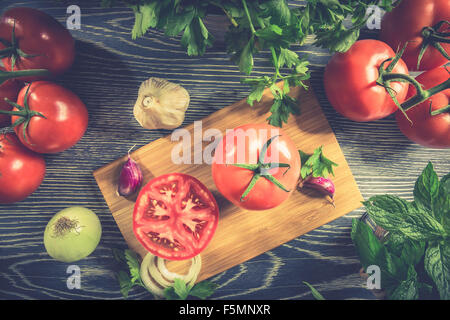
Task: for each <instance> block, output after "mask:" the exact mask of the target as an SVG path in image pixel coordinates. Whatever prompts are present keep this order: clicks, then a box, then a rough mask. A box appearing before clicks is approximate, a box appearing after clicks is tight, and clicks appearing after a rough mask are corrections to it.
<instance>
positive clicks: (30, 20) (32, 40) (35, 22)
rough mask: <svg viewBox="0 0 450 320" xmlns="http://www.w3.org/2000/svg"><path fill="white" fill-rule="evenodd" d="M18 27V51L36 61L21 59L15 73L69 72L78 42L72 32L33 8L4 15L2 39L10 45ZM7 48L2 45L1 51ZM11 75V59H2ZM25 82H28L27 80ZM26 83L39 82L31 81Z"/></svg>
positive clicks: (8, 11) (0, 44) (20, 8)
mask: <svg viewBox="0 0 450 320" xmlns="http://www.w3.org/2000/svg"><path fill="white" fill-rule="evenodd" d="M14 23H15V36H16V40H17V43H18V44H19V48H20V49H21V50H22V51H23V52H25V53H26V54H32V55H37V56H34V57H28V58H25V57H20V59H17V61H16V63H15V67H14V70H26V69H47V70H49V71H50V72H51V73H52V74H53V75H60V74H62V73H63V72H65V71H66V70H68V69H69V68H70V67H71V66H72V64H73V61H74V59H75V41H74V39H73V38H72V35H71V34H70V32H69V31H68V30H67V29H66V28H64V27H63V26H62V25H61V24H60V23H59V22H58V21H57V20H55V19H54V18H53V17H51V16H49V15H48V14H46V13H44V12H42V11H40V10H37V9H33V8H23V7H16V8H12V9H9V10H7V11H5V12H4V13H3V15H2V17H1V19H0V38H1V39H4V40H6V41H8V42H11V34H12V30H13V26H14ZM3 48H5V45H4V44H2V43H1V42H0V50H1V49H3ZM2 61H3V64H4V65H5V67H6V69H7V70H8V71H11V58H10V57H6V58H3V59H2ZM24 79H25V78H24ZM26 79H27V80H37V77H29V78H26Z"/></svg>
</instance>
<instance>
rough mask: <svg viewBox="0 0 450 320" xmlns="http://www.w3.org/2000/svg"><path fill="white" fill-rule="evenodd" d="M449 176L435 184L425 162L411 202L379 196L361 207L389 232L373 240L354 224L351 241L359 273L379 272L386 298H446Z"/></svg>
mask: <svg viewBox="0 0 450 320" xmlns="http://www.w3.org/2000/svg"><path fill="white" fill-rule="evenodd" d="M449 177H450V174H447V175H445V176H444V177H443V178H442V179H441V180H440V181H439V179H438V176H437V174H436V172H435V171H434V168H433V165H432V163H431V162H430V163H428V165H427V166H426V167H425V169H424V170H423V171H422V173H421V175H420V176H419V177H418V179H417V180H416V183H415V186H414V192H413V194H414V201H406V200H403V199H401V198H400V197H397V196H395V195H379V196H374V197H371V198H370V199H369V200H367V201H365V202H364V205H365V207H366V210H367V213H368V215H369V216H370V218H371V219H372V220H373V221H374V222H375V223H376V224H377V225H378V226H379V227H382V228H383V229H385V230H386V231H388V236H387V238H386V239H381V240H380V239H378V238H377V237H376V236H375V235H374V233H373V231H372V229H371V228H370V227H369V226H368V225H367V224H365V223H363V222H361V221H359V220H355V219H354V220H353V223H352V233H351V237H352V240H353V243H354V244H355V247H356V249H357V252H358V255H359V257H360V260H361V264H362V265H363V267H364V268H367V267H368V266H369V265H377V266H379V267H380V269H381V281H382V289H384V290H385V291H386V293H387V297H388V298H389V299H420V298H430V297H431V298H433V297H434V296H435V295H436V296H438V297H440V298H441V299H445V300H448V299H450V223H449V221H450V188H449V180H450V178H449Z"/></svg>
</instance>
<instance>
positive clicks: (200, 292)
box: [189, 281, 217, 299]
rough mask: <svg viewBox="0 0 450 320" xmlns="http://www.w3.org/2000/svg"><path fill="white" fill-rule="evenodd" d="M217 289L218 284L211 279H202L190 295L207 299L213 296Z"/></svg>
mask: <svg viewBox="0 0 450 320" xmlns="http://www.w3.org/2000/svg"><path fill="white" fill-rule="evenodd" d="M216 289H217V284H215V283H213V282H210V281H202V282H199V283H197V284H196V285H195V286H194V287H193V288H192V289H191V291H190V292H189V295H191V296H194V297H197V298H200V299H206V298H208V297H209V296H211V295H212V294H213V293H214V291H215V290H216Z"/></svg>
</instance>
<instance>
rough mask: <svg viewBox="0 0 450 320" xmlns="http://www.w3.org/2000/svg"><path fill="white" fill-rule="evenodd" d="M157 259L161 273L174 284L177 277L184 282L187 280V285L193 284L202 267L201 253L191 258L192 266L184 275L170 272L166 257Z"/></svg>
mask: <svg viewBox="0 0 450 320" xmlns="http://www.w3.org/2000/svg"><path fill="white" fill-rule="evenodd" d="M156 260H157V261H156V263H157V268H158V271H159V272H160V273H161V275H162V276H163V277H164V278H166V279H167V280H169V281H171V284H170V285H172V284H173V281H174V280H175V279H176V278H180V279H182V280H183V281H184V282H186V284H187V285H190V284H192V285H193V284H194V283H195V281H196V280H197V277H198V274H199V273H200V269H201V268H202V259H201V257H200V255H196V256H195V257H193V258H192V259H191V267H190V268H189V271H188V273H187V274H185V275H184V276H182V275H179V274H177V273H174V272H170V271H169V270H167V267H166V263H165V260H164V259H162V258H160V257H156Z"/></svg>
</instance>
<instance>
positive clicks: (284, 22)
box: [102, 0, 395, 127]
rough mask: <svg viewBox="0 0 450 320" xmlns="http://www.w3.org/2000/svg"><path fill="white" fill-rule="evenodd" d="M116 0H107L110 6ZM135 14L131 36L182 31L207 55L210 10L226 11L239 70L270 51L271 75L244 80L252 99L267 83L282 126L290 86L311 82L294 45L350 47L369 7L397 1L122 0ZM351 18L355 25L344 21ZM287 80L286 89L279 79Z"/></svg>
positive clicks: (292, 109) (289, 110)
mask: <svg viewBox="0 0 450 320" xmlns="http://www.w3.org/2000/svg"><path fill="white" fill-rule="evenodd" d="M116 2H117V0H102V4H103V5H105V6H111V5H114V4H115V3H116ZM122 2H124V3H126V4H127V5H129V6H130V7H131V8H132V9H133V12H134V15H135V23H134V26H133V29H132V38H133V39H136V38H138V37H141V36H143V35H144V34H145V33H146V32H147V31H148V30H149V29H150V28H158V29H160V30H164V32H165V34H166V35H168V36H177V35H181V45H182V47H183V48H184V49H185V50H186V51H187V53H188V55H190V56H197V55H203V54H204V53H205V51H206V49H207V48H208V47H210V46H211V45H212V43H213V41H214V39H213V37H212V36H211V34H210V32H209V31H208V29H207V28H206V26H205V24H204V19H205V17H206V16H207V15H208V14H209V13H212V12H214V13H216V12H217V11H218V12H221V13H223V14H224V15H225V16H226V17H228V19H229V20H230V27H229V29H228V31H227V33H226V36H225V41H226V47H227V51H228V53H229V54H231V59H232V61H233V62H234V63H236V65H237V66H239V70H240V71H241V72H242V73H243V74H245V75H250V74H251V73H252V70H253V68H254V63H255V59H254V57H255V55H257V54H258V53H260V52H261V51H266V52H269V53H270V61H271V63H272V66H273V69H274V71H273V73H272V74H271V75H263V76H260V77H250V78H244V79H242V83H244V84H247V85H249V86H250V94H249V96H248V99H247V102H248V104H250V105H253V104H254V102H255V101H260V100H261V98H262V95H263V92H264V90H265V89H266V88H267V89H268V90H270V92H271V93H272V94H273V96H274V101H273V105H272V108H271V109H270V111H271V113H272V115H271V116H270V117H268V118H267V120H268V121H269V123H270V124H272V125H275V126H279V127H281V126H282V125H283V123H286V122H287V120H288V118H289V116H290V115H291V114H299V112H300V110H299V107H298V102H297V100H296V99H294V98H291V97H290V96H288V93H289V91H290V87H295V86H303V87H304V88H307V87H306V84H305V80H307V79H309V77H310V75H309V69H308V64H309V63H308V61H306V60H305V59H303V58H300V57H299V56H298V55H297V53H295V52H294V51H293V50H291V48H290V47H291V46H292V45H296V44H300V45H301V44H303V43H304V42H305V41H306V37H307V36H315V39H316V40H315V44H316V45H317V46H320V47H323V48H325V49H328V50H330V51H331V52H344V51H347V50H348V49H349V48H350V47H351V45H352V44H353V43H354V42H355V41H356V40H357V39H358V36H359V32H360V29H361V28H362V27H363V26H364V25H365V24H366V21H367V19H368V17H367V16H366V12H367V8H368V7H369V6H370V5H378V6H380V8H382V9H384V10H388V11H389V10H391V9H392V4H393V3H394V2H395V0H383V1H381V3H380V1H379V0H364V1H363V0H308V1H306V4H305V5H304V6H298V7H295V8H290V7H289V6H288V2H287V1H286V0H222V1H218V0H122ZM344 20H349V21H351V24H350V25H348V23H344ZM280 81H282V82H283V85H282V88H280V87H278V86H277V83H278V82H280Z"/></svg>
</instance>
